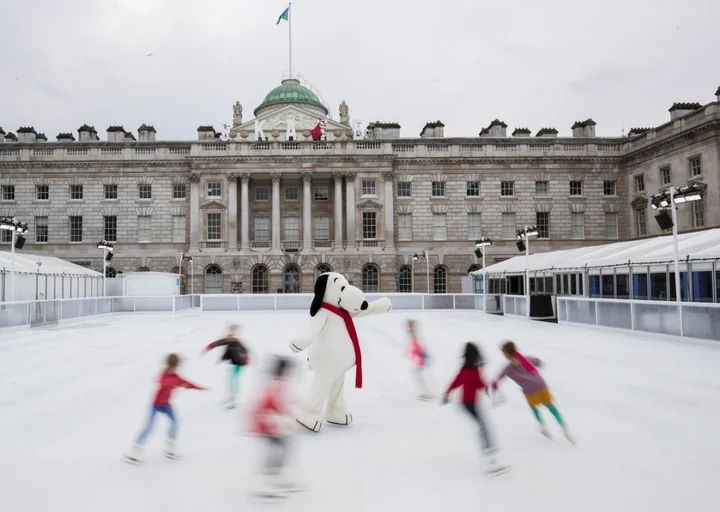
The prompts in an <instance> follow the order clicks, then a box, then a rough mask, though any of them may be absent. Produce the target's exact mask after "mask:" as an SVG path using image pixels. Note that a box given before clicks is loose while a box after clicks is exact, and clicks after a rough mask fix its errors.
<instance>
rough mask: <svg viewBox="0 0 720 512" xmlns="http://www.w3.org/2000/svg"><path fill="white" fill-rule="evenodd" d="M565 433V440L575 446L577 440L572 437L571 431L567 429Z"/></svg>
mask: <svg viewBox="0 0 720 512" xmlns="http://www.w3.org/2000/svg"><path fill="white" fill-rule="evenodd" d="M564 433H565V439H567V440H568V441H570V443H571V444H575V438H574V437H573V436H572V434H571V433H570V431H569V430H568V429H565V432H564Z"/></svg>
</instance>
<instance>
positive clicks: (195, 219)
mask: <svg viewBox="0 0 720 512" xmlns="http://www.w3.org/2000/svg"><path fill="white" fill-rule="evenodd" d="M199 246H200V176H199V175H198V174H191V175H190V250H191V251H197V250H198V249H199Z"/></svg>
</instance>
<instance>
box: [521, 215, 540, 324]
mask: <svg viewBox="0 0 720 512" xmlns="http://www.w3.org/2000/svg"><path fill="white" fill-rule="evenodd" d="M539 234H540V233H539V232H538V229H537V227H536V226H525V227H524V228H522V229H519V230H518V232H517V239H518V242H517V246H518V249H520V250H521V251H522V247H521V246H523V245H524V246H525V296H526V297H527V304H526V308H525V314H526V315H525V316H528V317H529V316H530V237H531V236H538V235H539Z"/></svg>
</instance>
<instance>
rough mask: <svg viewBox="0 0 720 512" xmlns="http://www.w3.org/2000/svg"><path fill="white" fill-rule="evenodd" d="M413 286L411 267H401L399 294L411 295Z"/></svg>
mask: <svg viewBox="0 0 720 512" xmlns="http://www.w3.org/2000/svg"><path fill="white" fill-rule="evenodd" d="M412 288H413V286H412V268H411V267H410V265H404V266H402V267H400V272H399V276H398V292H399V293H411V292H412V291H413V290H412Z"/></svg>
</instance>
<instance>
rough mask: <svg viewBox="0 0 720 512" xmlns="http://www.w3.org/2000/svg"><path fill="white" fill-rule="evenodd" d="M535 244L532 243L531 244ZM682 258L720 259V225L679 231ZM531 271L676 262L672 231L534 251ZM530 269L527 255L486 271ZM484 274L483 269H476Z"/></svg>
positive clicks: (693, 259)
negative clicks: (555, 249)
mask: <svg viewBox="0 0 720 512" xmlns="http://www.w3.org/2000/svg"><path fill="white" fill-rule="evenodd" d="M531 248H532V246H531ZM678 249H679V253H680V261H685V260H686V259H688V258H689V259H690V260H691V261H697V260H712V259H720V229H709V230H706V231H697V232H693V233H684V234H682V235H678ZM529 259H530V262H529V267H530V272H535V271H547V270H582V269H584V268H585V267H588V268H598V267H617V266H620V265H627V264H628V262H630V263H631V264H632V265H642V264H653V263H672V262H674V261H675V253H674V248H673V239H672V235H667V236H658V237H654V238H646V239H641V240H631V241H629V242H616V243H614V244H606V245H595V246H591V247H580V248H577V249H567V250H564V251H552V252H545V253H539V254H531V255H530V258H529ZM525 269H526V257H525V255H518V256H515V257H514V258H510V259H509V260H505V261H501V262H500V263H496V264H495V265H490V266H489V267H487V268H486V269H485V273H486V274H522V273H524V272H525ZM473 274H474V275H482V274H483V271H482V270H477V271H475V272H473Z"/></svg>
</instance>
